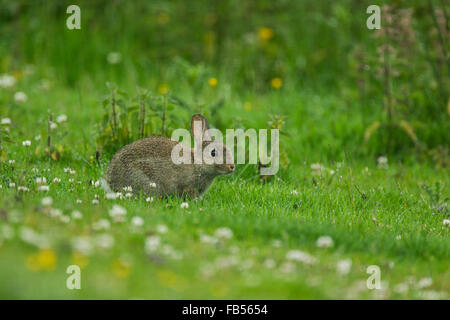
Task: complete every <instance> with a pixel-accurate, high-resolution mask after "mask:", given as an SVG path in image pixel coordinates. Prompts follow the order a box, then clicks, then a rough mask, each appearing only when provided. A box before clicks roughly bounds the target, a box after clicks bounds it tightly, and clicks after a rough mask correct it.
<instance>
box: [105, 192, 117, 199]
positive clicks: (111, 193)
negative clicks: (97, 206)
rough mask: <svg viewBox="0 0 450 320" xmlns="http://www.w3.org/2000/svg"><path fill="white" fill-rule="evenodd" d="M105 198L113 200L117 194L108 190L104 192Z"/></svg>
mask: <svg viewBox="0 0 450 320" xmlns="http://www.w3.org/2000/svg"><path fill="white" fill-rule="evenodd" d="M105 198H106V199H108V200H115V199H116V198H117V195H116V194H115V193H114V192H108V193H107V194H105Z"/></svg>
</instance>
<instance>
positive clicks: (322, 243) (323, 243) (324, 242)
mask: <svg viewBox="0 0 450 320" xmlns="http://www.w3.org/2000/svg"><path fill="white" fill-rule="evenodd" d="M333 244H334V243H333V239H331V237H329V236H322V237H319V239H317V241H316V245H317V246H318V247H319V248H329V247H332V246H333Z"/></svg>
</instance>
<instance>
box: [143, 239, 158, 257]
mask: <svg viewBox="0 0 450 320" xmlns="http://www.w3.org/2000/svg"><path fill="white" fill-rule="evenodd" d="M160 244H161V238H160V237H159V236H150V237H147V239H145V251H146V252H147V253H152V252H155V251H156V250H157V249H158V247H159V245H160Z"/></svg>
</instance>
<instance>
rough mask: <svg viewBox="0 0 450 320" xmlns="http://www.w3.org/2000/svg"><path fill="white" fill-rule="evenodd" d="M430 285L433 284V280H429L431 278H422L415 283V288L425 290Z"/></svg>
mask: <svg viewBox="0 0 450 320" xmlns="http://www.w3.org/2000/svg"><path fill="white" fill-rule="evenodd" d="M432 284H433V279H431V278H422V279H420V280H419V282H418V283H417V288H418V289H424V288H427V287H429V286H431V285H432Z"/></svg>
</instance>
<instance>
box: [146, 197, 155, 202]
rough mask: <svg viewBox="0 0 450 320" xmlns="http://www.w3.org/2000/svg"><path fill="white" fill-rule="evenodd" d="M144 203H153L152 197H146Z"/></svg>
mask: <svg viewBox="0 0 450 320" xmlns="http://www.w3.org/2000/svg"><path fill="white" fill-rule="evenodd" d="M145 201H146V202H153V197H148V198H147V199H145Z"/></svg>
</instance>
